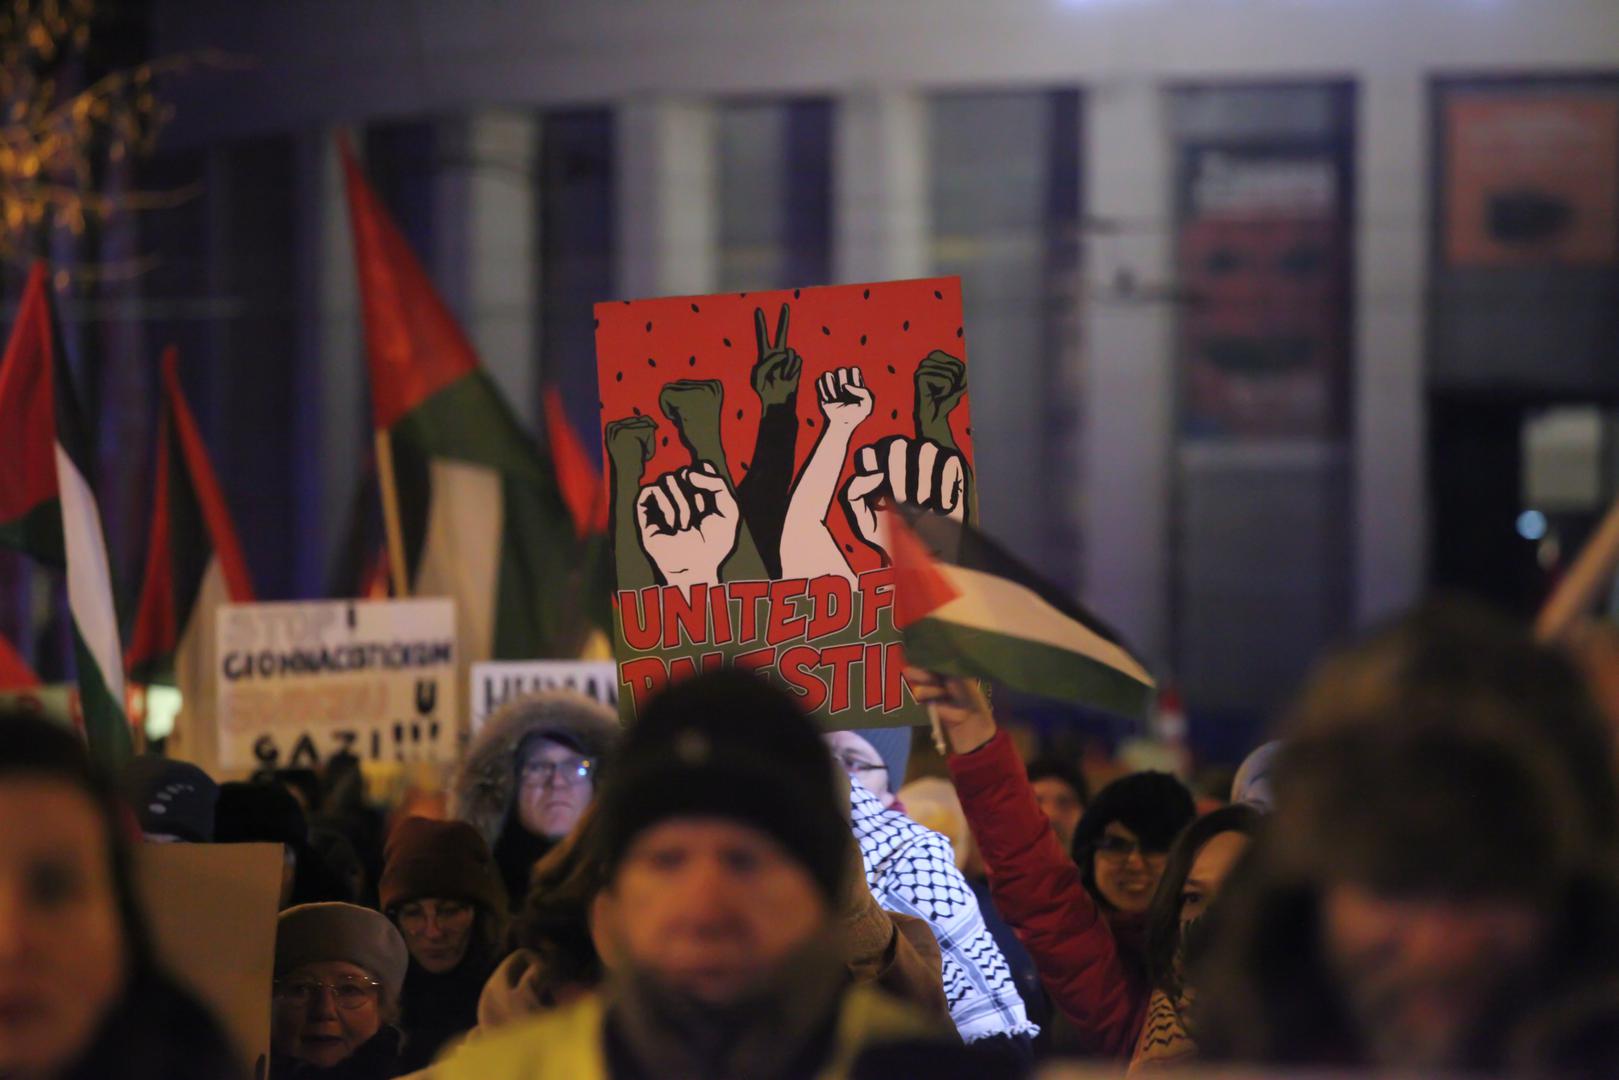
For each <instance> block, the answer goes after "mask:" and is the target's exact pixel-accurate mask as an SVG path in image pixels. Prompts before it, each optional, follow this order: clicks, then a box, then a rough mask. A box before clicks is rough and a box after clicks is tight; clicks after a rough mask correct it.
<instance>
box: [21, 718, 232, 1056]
mask: <svg viewBox="0 0 1619 1080" xmlns="http://www.w3.org/2000/svg"><path fill="white" fill-rule="evenodd" d="M126 815H128V816H127V817H126ZM134 828H135V823H134V817H133V814H130V813H129V812H128V811H127V810H126V809H125V808H124V807H123V806H122V804H120V803H119V802H118V801H117V799H116V798H115V797H114V795H113V791H112V788H111V787H110V785H109V784H108V783H107V781H106V780H105V779H104V778H103V777H102V776H101V775H100V774H99V773H98V772H97V771H96V770H95V768H94V767H93V766H92V765H91V763H90V761H89V759H88V757H87V756H86V754H85V750H84V745H83V743H82V742H81V741H80V740H79V739H78V737H77V736H76V735H74V734H73V733H72V732H71V731H69V730H67V729H65V728H62V727H59V726H57V725H56V724H53V723H50V722H48V721H45V720H41V719H39V718H37V717H34V716H30V715H27V714H16V713H11V712H8V711H6V710H4V709H0V1076H7V1077H11V1076H17V1077H34V1076H40V1077H68V1078H77V1077H101V1076H120V1077H131V1078H134V1080H144V1078H146V1077H159V1076H162V1077H178V1078H182V1080H189V1078H192V1077H198V1078H200V1077H230V1076H234V1075H236V1072H237V1069H236V1066H235V1063H234V1061H233V1060H232V1058H231V1051H230V1049H229V1047H228V1046H227V1045H226V1043H225V1040H224V1036H223V1035H222V1034H221V1033H220V1031H219V1029H218V1027H217V1026H216V1025H215V1024H214V1021H213V1020H212V1018H211V1017H209V1016H208V1015H207V1014H206V1013H205V1012H204V1010H203V1009H202V1008H201V1007H200V1006H198V1005H197V1004H196V1003H195V1002H194V1001H192V1000H191V999H190V998H189V997H188V996H187V995H186V994H185V993H183V992H182V991H180V990H179V989H178V988H177V987H175V986H174V984H173V983H171V982H170V981H169V980H168V979H167V978H165V977H164V976H163V975H162V974H161V973H160V972H159V971H158V970H157V967H156V963H155V961H154V959H153V954H152V949H151V946H150V944H149V942H148V937H147V933H146V926H145V922H144V920H143V919H142V917H141V912H140V906H139V903H138V902H137V899H136V893H135V881H134V873H133V870H132V868H131V850H130V846H129V843H128V840H127V834H128V833H130V832H133V831H134Z"/></svg>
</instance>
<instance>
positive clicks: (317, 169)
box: [293, 128, 371, 595]
mask: <svg viewBox="0 0 1619 1080" xmlns="http://www.w3.org/2000/svg"><path fill="white" fill-rule="evenodd" d="M336 131H337V129H335V128H322V129H319V130H317V131H313V132H309V133H308V134H306V135H304V136H302V137H301V138H300V139H299V141H298V150H297V153H298V185H299V188H300V190H299V197H298V207H299V208H300V221H299V237H298V261H299V263H300V264H301V268H302V272H301V273H300V274H299V281H300V283H301V284H300V287H299V292H298V297H297V302H298V308H299V311H300V312H301V317H300V318H299V319H298V335H299V348H298V351H299V353H300V356H299V366H300V371H301V376H300V390H301V391H302V392H301V393H300V395H299V396H300V398H301V399H302V401H303V404H302V406H301V407H300V408H299V411H298V413H297V414H296V416H295V417H294V420H293V422H294V423H295V424H296V425H297V426H298V432H299V439H300V442H301V443H302V444H303V445H310V444H311V443H313V444H315V445H318V447H319V453H318V454H317V455H315V457H314V461H315V463H316V464H315V468H316V470H317V473H316V475H315V477H314V481H315V483H316V485H317V487H318V491H319V494H318V496H317V499H316V501H315V502H314V507H315V508H316V509H315V511H314V516H313V520H304V521H299V522H298V527H299V529H300V531H301V533H302V534H303V535H304V536H306V537H309V538H310V539H308V540H306V541H305V542H304V543H302V544H301V545H300V546H299V556H298V557H299V567H298V572H297V579H298V581H299V582H300V584H301V585H303V586H306V587H307V586H308V585H309V583H311V582H315V583H318V585H319V587H320V588H321V589H322V590H324V588H325V587H327V584H328V582H329V579H330V576H331V573H332V569H333V567H334V566H335V565H336V562H337V559H338V554H339V552H338V548H339V546H340V545H341V544H342V543H343V540H344V535H345V533H346V531H347V529H348V527H349V519H350V515H351V514H352V512H353V507H354V499H355V493H356V491H357V490H358V488H359V486H360V481H361V478H362V476H363V473H364V463H365V461H366V459H367V457H368V455H369V454H370V453H371V400H370V388H369V385H368V383H367V381H366V374H365V345H364V337H363V328H362V326H361V323H360V297H359V288H358V285H357V283H356V279H355V270H354V239H353V236H354V234H353V231H352V229H351V227H350V223H349V211H348V201H347V195H346V193H345V191H344V187H343V169H342V164H341V161H340V160H339V158H338V153H337V137H336ZM354 145H355V149H356V152H357V153H358V152H361V151H363V149H364V140H361V139H355V140H354ZM298 505H299V507H300V508H301V510H303V508H307V507H308V506H309V505H310V503H309V502H308V501H306V500H300V501H299V503H298ZM304 512H307V510H304ZM314 595H321V593H319V592H317V593H315V594H314Z"/></svg>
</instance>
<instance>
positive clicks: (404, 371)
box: [342, 143, 606, 664]
mask: <svg viewBox="0 0 1619 1080" xmlns="http://www.w3.org/2000/svg"><path fill="white" fill-rule="evenodd" d="M342 150H343V168H344V173H345V175H346V177H347V181H348V200H349V216H350V218H351V220H352V223H353V226H354V251H355V259H356V260H357V262H358V267H359V283H360V303H361V308H362V310H363V312H364V315H365V346H366V359H367V363H368V366H369V369H370V373H371V404H372V413H373V419H374V422H375V424H376V426H377V428H378V429H379V430H386V431H388V432H389V434H390V437H391V440H392V448H393V457H394V471H395V475H396V479H397V486H398V489H399V504H400V516H401V518H402V525H403V531H404V540H405V550H406V562H407V564H408V566H409V569H410V580H411V589H412V592H413V594H415V595H418V596H448V597H452V598H454V599H455V601H456V633H457V637H458V639H459V640H458V645H459V647H460V659H461V662H462V663H463V664H468V663H471V662H472V661H476V660H487V659H502V660H506V659H514V660H515V659H530V658H535V657H571V656H577V655H579V653H580V651H581V650H582V649H583V647H584V646H585V643H586V642H587V640H588V639H589V638H590V636H591V632H592V631H593V630H595V629H596V628H597V626H598V625H599V622H598V620H599V617H600V616H599V612H600V611H601V610H602V607H603V606H604V605H605V604H606V598H602V600H601V601H600V603H599V604H598V602H597V599H596V598H595V597H593V596H590V595H588V594H589V592H591V591H592V590H591V589H590V588H589V586H588V584H587V577H588V565H589V560H587V559H586V558H585V556H584V551H585V549H584V546H583V545H582V543H581V541H580V538H579V536H578V535H577V533H576V532H575V527H574V522H573V518H572V517H571V516H570V514H569V508H568V504H567V502H566V501H565V499H564V497H563V492H562V489H561V485H560V484H559V483H558V481H557V476H556V472H555V470H554V468H553V466H552V462H551V461H550V460H549V458H548V457H547V455H546V454H545V453H544V452H543V451H542V450H541V449H540V447H539V446H538V445H536V443H535V442H534V441H533V440H532V439H531V438H530V437H529V436H528V435H527V433H526V432H524V430H523V428H522V426H521V425H520V424H519V423H518V421H517V418H516V417H515V416H514V415H513V413H512V411H511V409H510V408H509V407H508V406H507V404H506V402H505V400H504V399H503V398H502V397H501V396H500V392H499V391H498V390H497V389H496V388H495V385H494V383H493V382H492V381H491V380H490V378H489V376H488V375H487V374H486V373H485V372H484V371H483V369H482V368H481V367H480V366H479V364H478V358H477V355H476V354H475V353H474V352H473V349H472V345H471V344H470V343H469V342H468V341H467V338H466V335H465V334H464V333H463V332H462V330H461V328H460V326H458V325H457V324H456V321H455V318H454V316H452V315H451V314H450V312H449V309H448V308H446V307H445V305H444V302H443V300H441V299H440V298H439V296H438V294H437V292H435V291H434V289H433V286H432V284H431V282H430V281H429V280H428V277H427V275H426V273H424V272H423V270H422V267H421V264H420V263H418V262H417V260H416V256H415V255H414V254H413V253H412V252H411V250H410V248H409V246H408V244H407V243H406V242H405V238H404V236H403V235H402V234H401V233H400V231H399V229H398V227H397V226H396V225H395V224H394V223H393V221H392V220H390V219H389V217H388V214H387V213H386V211H385V210H384V209H383V207H382V204H381V203H380V201H379V200H378V199H377V196H376V194H375V193H374V192H373V191H372V190H371V188H370V186H369V185H368V184H367V183H366V181H365V178H364V177H363V176H362V175H361V173H360V170H359V167H358V166H357V165H356V164H355V162H354V158H353V155H352V154H351V153H350V152H349V148H348V146H347V144H346V143H345V144H344V145H343V147H342ZM593 616H595V617H594V618H593Z"/></svg>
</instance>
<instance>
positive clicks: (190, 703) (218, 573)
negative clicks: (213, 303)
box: [124, 345, 253, 769]
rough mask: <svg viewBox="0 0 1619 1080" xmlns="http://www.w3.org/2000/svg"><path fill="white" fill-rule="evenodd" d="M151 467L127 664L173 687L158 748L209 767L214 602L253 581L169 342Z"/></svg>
mask: <svg viewBox="0 0 1619 1080" xmlns="http://www.w3.org/2000/svg"><path fill="white" fill-rule="evenodd" d="M153 472H154V475H155V480H154V483H153V490H152V522H151V527H150V529H149V530H148V532H147V542H146V575H145V580H144V582H143V584H142V585H141V602H140V610H139V612H138V613H137V614H136V616H135V632H134V636H133V639H132V640H131V641H130V643H129V652H128V653H127V655H126V656H125V657H124V662H125V670H126V671H127V672H128V674H129V677H130V678H131V679H134V680H135V681H137V682H143V683H148V684H157V685H162V686H173V687H176V688H178V689H179V691H180V695H181V697H180V702H181V712H180V715H179V717H178V718H177V720H176V722H175V729H174V733H173V734H172V735H171V736H170V737H169V742H168V745H167V747H166V749H167V751H168V753H169V755H170V756H171V757H178V758H184V759H186V760H189V761H193V762H196V763H197V764H198V765H201V766H202V767H203V768H204V769H209V768H213V767H215V766H217V765H218V761H219V755H218V732H217V731H216V730H215V729H214V728H213V725H212V724H210V723H208V722H207V721H209V720H211V719H212V717H213V712H214V709H213V701H214V698H215V690H214V683H215V680H214V649H215V643H214V612H215V611H217V610H218V608H219V606H220V605H221V604H224V603H245V602H247V601H250V600H252V599H253V583H252V580H251V579H250V577H249V576H248V570H247V561H246V560H245V559H244V558H243V557H242V547H241V544H240V543H239V542H238V541H237V539H236V528H235V526H233V525H232V524H231V519H230V511H229V510H228V509H227V507H226V505H225V498H224V495H223V494H221V492H220V490H219V480H218V479H217V478H216V477H215V475H214V467H213V464H212V463H211V462H210V461H209V460H208V449H207V447H206V446H204V445H203V441H202V433H201V432H200V431H199V430H198V428H197V421H196V419H195V418H194V417H193V416H192V413H191V408H190V406H189V405H187V404H186V399H185V393H184V391H183V390H182V389H181V387H180V372H179V355H178V354H177V353H176V351H175V349H174V347H173V346H172V345H171V346H169V348H167V349H165V350H164V352H163V406H162V412H161V414H160V416H159V418H158V428H157V454H156V458H155V464H154V468H153Z"/></svg>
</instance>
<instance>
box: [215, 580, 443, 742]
mask: <svg viewBox="0 0 1619 1080" xmlns="http://www.w3.org/2000/svg"><path fill="white" fill-rule="evenodd" d="M215 626H216V630H217V635H218V652H217V656H218V664H219V669H218V680H219V716H218V722H219V758H220V764H221V765H223V766H225V767H226V768H243V767H250V768H257V767H267V766H273V767H280V768H290V767H299V766H302V767H313V766H316V765H319V764H322V763H324V762H326V761H329V760H330V759H331V758H332V757H333V756H335V755H338V754H343V753H347V754H352V755H353V756H355V757H357V758H360V759H361V760H362V761H390V762H415V761H431V762H450V761H454V760H455V758H456V754H457V752H458V751H459V749H460V742H461V740H460V728H459V726H458V722H457V721H458V717H457V704H456V701H457V694H456V683H457V675H456V656H455V602H454V601H453V600H446V599H432V600H315V601H308V602H292V603H262V604H227V605H224V606H222V607H220V608H219V610H218V612H217V614H216V621H215Z"/></svg>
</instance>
